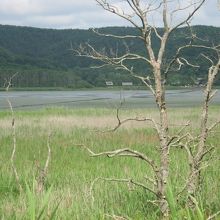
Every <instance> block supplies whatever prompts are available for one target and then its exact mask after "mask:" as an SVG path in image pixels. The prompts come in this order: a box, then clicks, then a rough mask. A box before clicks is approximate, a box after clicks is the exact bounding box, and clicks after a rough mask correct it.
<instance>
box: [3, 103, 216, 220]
mask: <svg viewBox="0 0 220 220" xmlns="http://www.w3.org/2000/svg"><path fill="white" fill-rule="evenodd" d="M135 116H151V117H153V118H155V119H157V117H158V116H157V113H156V111H155V109H134V110H133V109H129V110H126V109H124V110H122V112H121V117H122V118H126V117H135ZM199 116H200V109H199V108H175V109H171V110H170V114H169V119H170V125H171V126H172V127H173V131H174V130H175V129H177V128H178V125H179V124H184V123H186V122H187V121H188V120H190V121H191V125H190V127H189V130H191V131H192V132H197V131H198V129H199ZM218 118H219V106H215V107H212V108H211V113H210V123H211V122H215V121H216V119H218ZM11 120H12V119H11V114H10V112H7V111H2V112H0V130H1V132H0V151H1V154H0V175H1V176H0V178H1V179H0V216H1V219H52V218H54V219H80V220H81V219H82V220H87V219H88V220H90V219H91V220H93V219H94V220H95V219H119V218H117V216H121V217H124V219H149V220H151V219H152V220H154V219H160V215H159V211H158V208H157V207H156V206H154V205H153V204H152V203H150V202H149V200H151V199H155V198H154V197H153V196H152V195H151V194H150V193H149V192H146V191H144V190H143V189H140V188H136V187H135V188H134V187H132V186H130V185H128V184H124V183H115V182H106V181H103V180H100V181H97V182H96V183H95V184H94V187H93V189H91V183H92V182H93V181H94V180H95V179H96V178H98V177H103V178H132V179H135V180H138V181H139V182H143V183H144V182H145V181H146V180H145V178H144V176H145V175H148V174H150V172H151V171H150V169H149V168H148V167H147V166H146V165H145V164H144V163H142V162H140V161H138V160H135V159H131V158H124V157H123V158H106V157H99V158H92V157H90V156H89V154H88V152H87V151H86V150H85V149H83V148H81V147H79V146H77V144H84V145H86V146H89V147H90V148H91V149H93V150H94V151H95V152H100V151H103V150H105V151H106V150H113V149H117V148H123V147H129V148H132V149H137V150H139V151H141V152H144V153H146V154H148V155H150V156H152V157H153V158H155V160H157V157H158V154H157V151H156V150H155V146H156V145H158V143H159V142H158V138H157V135H156V133H155V131H154V130H153V129H152V128H151V126H150V124H148V123H146V122H143V123H142V122H141V123H140V122H129V123H127V124H126V125H124V126H123V127H121V128H120V129H119V130H117V132H114V133H113V132H101V131H103V130H106V129H109V128H112V127H114V126H115V125H116V124H117V119H116V113H115V111H114V110H112V109H104V108H100V109H99V108H96V109H88V108H84V109H67V108H48V109H41V110H37V111H17V112H15V125H16V140H17V151H16V155H15V164H16V167H17V171H18V174H19V176H20V180H21V184H22V187H23V189H24V191H23V192H22V193H19V191H18V187H17V184H16V181H15V178H14V175H13V172H12V169H11V164H10V157H11V153H12V149H13V138H12V127H11ZM49 133H51V144H50V145H51V151H52V155H51V162H50V164H49V170H48V175H47V179H46V190H45V192H44V193H43V194H40V195H38V194H36V192H35V190H34V185H35V179H36V177H37V175H38V172H39V167H43V166H44V163H45V160H46V158H47V137H48V134H49ZM208 141H209V142H211V143H212V144H213V145H215V146H216V155H219V153H220V146H219V143H220V126H218V127H216V129H215V132H213V133H212V134H211V135H210V137H209V140H208ZM186 160H187V155H186V153H185V151H184V150H183V149H176V148H173V149H171V161H170V169H171V172H170V179H169V191H168V197H169V203H170V207H171V217H172V219H176V220H177V219H190V217H189V216H193V217H191V219H198V220H200V219H206V218H207V217H208V216H209V215H211V214H212V213H216V212H218V211H219V210H220V172H219V170H220V163H219V160H213V161H212V163H211V165H210V166H209V167H208V168H206V169H205V170H204V171H202V172H203V174H204V175H203V177H204V178H203V179H202V181H203V185H202V189H201V192H200V196H199V197H198V198H197V202H198V208H197V212H196V213H194V215H192V214H190V213H191V211H190V210H189V209H187V208H185V205H184V201H185V197H184V196H183V197H181V198H180V199H179V202H178V203H177V202H176V201H175V200H174V197H175V196H173V195H175V194H176V193H177V192H178V191H179V190H180V189H181V188H182V185H183V183H184V180H185V176H186V173H187V171H188V166H187V164H186V163H185V161H186ZM121 219H122V218H121ZM216 219H218V217H217V218H216Z"/></svg>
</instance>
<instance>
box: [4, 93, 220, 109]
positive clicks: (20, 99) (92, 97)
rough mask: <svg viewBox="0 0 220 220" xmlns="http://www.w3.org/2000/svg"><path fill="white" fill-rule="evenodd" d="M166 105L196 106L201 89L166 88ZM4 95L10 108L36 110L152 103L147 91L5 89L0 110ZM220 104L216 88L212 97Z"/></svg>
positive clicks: (133, 105) (145, 105)
mask: <svg viewBox="0 0 220 220" xmlns="http://www.w3.org/2000/svg"><path fill="white" fill-rule="evenodd" d="M166 97H167V104H168V106H170V107H187V106H188V107H191V106H199V105H200V104H201V103H202V99H203V91H202V90H201V89H184V90H168V91H167V92H166ZM7 98H8V99H9V100H10V101H11V103H12V106H13V108H14V109H37V108H42V107H49V106H66V107H72V108H80V107H107V108H115V107H117V106H118V104H119V103H120V100H123V101H124V106H125V107H133V108H141V107H153V106H155V102H154V99H153V95H152V94H151V92H150V91H145V90H128V91H125V90H123V91H94V90H93V91H22V92H21V91H9V92H8V93H7V92H0V109H1V110H4V109H8V108H9V107H8V103H7ZM212 103H213V104H215V105H220V91H219V92H217V94H216V95H215V97H214V98H213V100H212Z"/></svg>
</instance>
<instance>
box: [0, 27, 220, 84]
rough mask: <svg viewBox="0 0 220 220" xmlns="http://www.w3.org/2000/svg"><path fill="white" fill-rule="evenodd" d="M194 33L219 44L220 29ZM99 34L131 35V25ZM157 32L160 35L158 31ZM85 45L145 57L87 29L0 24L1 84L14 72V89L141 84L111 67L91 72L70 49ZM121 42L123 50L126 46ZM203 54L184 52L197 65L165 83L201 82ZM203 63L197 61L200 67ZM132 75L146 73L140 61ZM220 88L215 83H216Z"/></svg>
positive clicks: (181, 37)
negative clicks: (57, 28)
mask: <svg viewBox="0 0 220 220" xmlns="http://www.w3.org/2000/svg"><path fill="white" fill-rule="evenodd" d="M193 30H194V32H195V33H196V34H197V36H198V37H199V38H202V39H205V41H203V43H205V44H206V45H212V44H217V43H218V44H219V43H220V38H219V36H220V28H217V27H207V26H195V27H193ZM99 31H100V32H104V33H114V34H117V35H122V34H136V30H135V29H134V28H131V27H106V28H101V29H99ZM158 31H159V32H160V31H162V30H160V29H158ZM188 36H189V30H188V29H187V28H181V29H178V30H177V31H176V32H175V33H174V34H173V35H172V37H171V40H170V41H169V43H168V45H167V54H166V58H167V59H168V60H169V59H170V58H171V57H172V56H173V54H174V53H175V49H176V48H177V47H178V46H179V45H183V44H184V43H185V42H186V41H189V38H188ZM86 42H89V43H90V44H92V45H94V47H95V48H97V49H99V50H103V48H104V49H105V51H106V53H111V51H112V50H113V51H116V50H117V51H119V53H123V52H124V51H125V50H126V47H127V46H128V47H129V49H130V50H131V51H132V52H138V53H139V54H144V53H145V50H144V47H143V45H142V43H140V42H136V41H134V40H128V41H126V43H125V42H124V41H122V40H116V39H112V38H109V37H108V38H104V37H100V36H97V35H96V34H94V33H93V31H92V30H78V29H76V30H53V29H40V28H31V27H17V26H8V25H0V86H1V87H2V86H3V84H4V79H5V78H7V77H8V76H10V75H12V74H14V73H15V72H18V75H17V77H16V78H15V79H14V81H13V86H16V87H69V88H81V87H95V86H104V85H105V81H108V80H111V81H113V82H114V84H115V85H120V84H121V82H122V81H128V80H129V81H130V80H132V81H133V82H134V84H136V85H140V82H138V81H137V80H134V79H132V78H131V77H130V76H128V75H127V74H126V73H124V72H120V71H116V70H114V69H112V68H105V69H92V68H90V67H91V66H93V65H96V64H98V63H97V62H95V61H94V60H91V59H87V58H81V57H77V56H75V55H74V53H73V51H72V50H71V48H73V49H76V48H77V47H78V46H79V45H80V44H83V43H86ZM125 44H126V45H127V46H125ZM153 44H154V45H155V50H157V45H158V41H157V39H156V38H155V37H154V39H153ZM200 52H203V51H199V52H198V51H195V50H192V49H191V50H189V51H188V52H187V53H186V54H185V55H186V57H187V58H188V59H189V60H194V58H195V57H197V58H198V62H199V63H200V64H202V65H201V67H200V68H198V69H196V70H195V69H191V68H189V67H184V68H183V69H182V71H181V72H180V73H173V74H172V75H171V77H170V79H169V81H168V84H171V85H175V84H176V85H181V84H183V85H184V84H193V83H194V81H195V80H196V79H197V78H203V79H205V74H206V69H207V67H208V63H206V62H205V61H204V62H203V61H201V59H199V53H200ZM201 62H202V63H201ZM131 65H132V66H134V68H136V69H137V71H139V72H141V73H143V74H145V73H147V71H148V69H147V67H146V66H145V64H143V63H131ZM217 84H220V80H219V79H218V80H217Z"/></svg>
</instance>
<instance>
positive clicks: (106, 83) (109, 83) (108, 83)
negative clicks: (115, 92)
mask: <svg viewBox="0 0 220 220" xmlns="http://www.w3.org/2000/svg"><path fill="white" fill-rule="evenodd" d="M105 85H106V86H113V85H114V83H113V82H112V81H106V82H105Z"/></svg>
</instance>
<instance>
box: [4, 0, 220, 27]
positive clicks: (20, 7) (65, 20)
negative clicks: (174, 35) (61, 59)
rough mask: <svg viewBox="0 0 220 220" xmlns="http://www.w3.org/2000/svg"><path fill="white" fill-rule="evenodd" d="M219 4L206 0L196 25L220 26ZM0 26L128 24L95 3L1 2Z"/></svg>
mask: <svg viewBox="0 0 220 220" xmlns="http://www.w3.org/2000/svg"><path fill="white" fill-rule="evenodd" d="M111 1H114V2H115V3H116V2H122V0H111ZM185 1H187V0H185ZM146 2H147V1H146ZM218 2H220V0H207V1H206V4H205V5H204V6H203V7H202V8H201V10H200V11H199V12H198V13H197V16H196V17H195V19H194V20H193V24H203V25H213V26H220V6H219V5H218ZM155 20H156V18H155ZM0 24H10V25H21V26H33V27H41V28H59V29H66V28H90V27H104V26H120V25H128V23H125V22H124V21H123V19H120V18H118V17H117V16H115V15H112V14H110V13H108V12H106V11H104V10H103V9H101V8H100V7H99V6H98V5H97V3H96V2H95V0H0ZM157 25H160V21H158V22H157Z"/></svg>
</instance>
